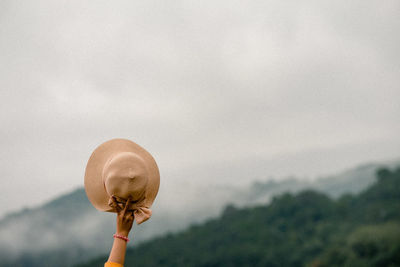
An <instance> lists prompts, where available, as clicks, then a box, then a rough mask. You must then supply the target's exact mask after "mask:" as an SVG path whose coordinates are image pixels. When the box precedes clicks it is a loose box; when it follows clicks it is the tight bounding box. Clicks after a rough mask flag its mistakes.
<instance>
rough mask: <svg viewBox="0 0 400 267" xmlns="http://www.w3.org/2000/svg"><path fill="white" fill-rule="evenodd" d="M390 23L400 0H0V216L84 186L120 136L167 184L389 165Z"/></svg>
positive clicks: (393, 113) (393, 84) (398, 66)
mask: <svg viewBox="0 0 400 267" xmlns="http://www.w3.org/2000/svg"><path fill="white" fill-rule="evenodd" d="M399 15H400V2H399V1H397V0H393V1H391V0H387V1H365V0H360V1H350V2H349V1H319V0H318V1H317V0H316V1H264V0H263V1H232V0H230V1H187V0H185V1H136V0H135V1H132V0H129V1H71V0H69V1H53V0H48V1H15V0H9V1H7V0H2V1H0V62H1V63H0V124H1V131H0V142H1V150H0V164H1V165H0V166H1V172H2V175H1V177H0V188H1V192H2V194H1V196H0V200H1V202H2V203H3V205H2V206H1V207H0V216H1V215H3V214H5V212H7V211H12V210H17V209H20V208H22V207H24V206H28V207H30V206H33V205H38V204H40V203H43V201H47V200H49V199H51V198H53V197H55V196H57V195H59V194H61V193H65V192H68V191H71V190H73V189H74V188H77V187H80V186H82V185H83V173H84V168H85V165H86V162H87V159H88V158H89V156H90V153H91V152H92V151H93V150H94V149H95V147H96V146H97V145H99V144H100V143H102V142H104V141H106V140H108V139H111V138H115V137H123V138H128V139H131V140H134V141H135V142H137V143H139V144H140V145H142V146H143V147H145V148H146V149H147V150H149V151H150V152H151V153H152V154H153V155H154V157H155V158H156V160H157V162H158V164H159V167H160V170H161V175H162V177H161V179H162V186H163V185H164V188H168V185H169V184H176V183H178V184H179V183H187V182H188V181H189V182H191V183H199V184H203V185H204V184H207V183H212V182H220V183H222V184H223V183H226V184H229V183H239V180H240V182H245V183H246V182H250V181H251V180H253V179H267V178H268V177H284V176H288V175H297V176H300V177H314V176H319V175H323V174H328V173H331V172H336V171H340V170H342V169H345V168H350V167H352V166H354V165H356V164H360V163H363V162H369V161H379V160H387V159H392V158H399V157H400V152H399V151H400V150H399V148H400V139H399V138H398V136H399V133H400V124H399V118H400V105H399V100H400V50H399V47H400V35H399V32H400V19H399ZM239 174H240V175H239ZM162 188H163V187H161V189H162Z"/></svg>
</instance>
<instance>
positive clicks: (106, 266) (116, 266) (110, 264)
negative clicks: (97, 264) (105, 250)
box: [104, 261, 124, 267]
mask: <svg viewBox="0 0 400 267" xmlns="http://www.w3.org/2000/svg"><path fill="white" fill-rule="evenodd" d="M104 267H124V266H123V265H122V264H119V263H115V262H111V261H107V262H106V263H104Z"/></svg>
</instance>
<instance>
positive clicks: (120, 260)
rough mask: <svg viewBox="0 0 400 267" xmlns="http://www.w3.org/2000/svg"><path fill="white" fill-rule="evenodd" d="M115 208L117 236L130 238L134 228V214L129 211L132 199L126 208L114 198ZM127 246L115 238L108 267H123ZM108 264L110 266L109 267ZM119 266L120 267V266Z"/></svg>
mask: <svg viewBox="0 0 400 267" xmlns="http://www.w3.org/2000/svg"><path fill="white" fill-rule="evenodd" d="M112 201H113V207H114V208H115V209H116V211H117V230H116V232H115V234H116V235H120V236H124V237H128V235H129V232H130V230H131V228H132V224H133V219H134V215H133V212H131V211H128V210H127V208H128V207H129V203H130V201H131V199H130V198H129V199H128V200H127V202H126V204H125V207H123V208H122V207H120V206H119V205H118V203H117V201H116V199H115V197H114V196H113V197H112ZM126 245H127V242H126V241H125V240H122V239H120V238H114V243H113V246H112V248H111V252H110V256H109V258H108V261H107V263H106V264H105V266H106V267H108V266H109V267H112V266H115V267H117V266H118V267H119V266H123V265H124V262H125V253H126ZM112 263H116V265H112ZM107 264H108V265H107ZM118 264H119V265H118Z"/></svg>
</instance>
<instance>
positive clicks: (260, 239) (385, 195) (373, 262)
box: [79, 167, 400, 267]
mask: <svg viewBox="0 0 400 267" xmlns="http://www.w3.org/2000/svg"><path fill="white" fill-rule="evenodd" d="M377 174H378V175H377V178H378V179H377V180H376V182H375V183H373V184H372V185H371V186H370V187H368V188H367V189H366V190H364V191H362V192H361V193H359V194H358V195H350V194H347V195H344V196H342V197H340V198H338V199H333V198H331V197H329V196H328V195H327V194H324V193H320V192H317V191H314V190H304V191H301V192H299V193H297V194H292V193H284V194H281V195H279V196H276V197H274V199H273V200H272V201H271V202H270V204H267V205H265V204H264V205H259V206H256V207H247V208H235V207H234V206H229V207H227V208H226V209H225V211H224V212H223V214H222V215H221V216H220V217H219V218H216V219H211V220H208V221H206V222H205V223H203V224H198V225H193V226H191V227H190V228H189V229H187V230H185V231H182V232H179V233H175V234H170V235H166V236H164V237H161V238H156V239H153V240H151V241H148V242H145V243H142V244H141V245H139V246H138V247H136V248H130V249H128V251H127V254H126V259H125V266H136V267H140V266H174V267H179V266H185V267H191V266H193V267H194V266H197V267H201V266H254V267H257V266H272V267H274V266H277V267H278V266H315V267H317V266H318V267H325V266H355V267H357V266H365V267H368V266H371V267H372V266H374V267H375V266H376V267H378V266H392V267H395V266H400V167H398V168H397V169H395V170H393V171H391V170H388V169H380V170H379V171H378V172H377ZM107 256H108V255H104V256H102V257H99V258H97V259H94V260H92V261H90V262H88V263H86V264H81V265H79V267H92V266H93V267H94V266H102V264H104V262H105V261H106V259H107Z"/></svg>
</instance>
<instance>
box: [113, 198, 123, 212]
mask: <svg viewBox="0 0 400 267" xmlns="http://www.w3.org/2000/svg"><path fill="white" fill-rule="evenodd" d="M112 202H113V207H114V208H115V209H116V211H117V212H118V213H119V212H120V211H121V207H120V206H119V205H118V202H117V199H116V198H115V196H112Z"/></svg>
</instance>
